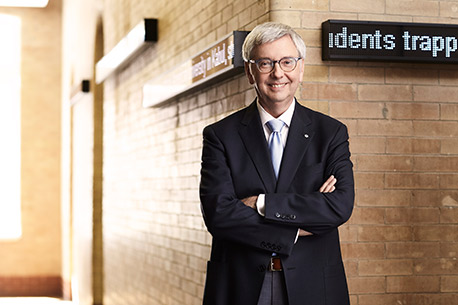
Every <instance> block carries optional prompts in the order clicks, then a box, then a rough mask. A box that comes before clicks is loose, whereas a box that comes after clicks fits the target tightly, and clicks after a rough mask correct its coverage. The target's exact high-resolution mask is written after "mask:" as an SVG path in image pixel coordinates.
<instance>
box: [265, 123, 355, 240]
mask: <svg viewBox="0 0 458 305" xmlns="http://www.w3.org/2000/svg"><path fill="white" fill-rule="evenodd" d="M323 163H324V170H323V173H321V174H322V175H323V177H324V179H327V177H329V176H330V175H334V176H335V177H336V178H337V184H336V190H335V191H334V192H332V193H320V192H319V190H316V191H314V192H309V193H305V192H304V193H301V192H294V193H271V194H266V198H265V200H266V210H265V212H266V216H265V217H266V220H268V221H271V222H273V223H282V224H288V225H291V226H294V227H296V228H297V227H300V228H302V229H304V230H306V231H309V232H311V233H313V234H315V235H318V234H324V233H326V232H329V231H331V230H333V229H335V228H337V227H338V226H340V225H341V224H343V223H345V222H346V221H347V220H348V219H349V218H350V216H351V213H352V210H353V203H354V196H355V193H354V179H353V169H352V168H353V164H352V162H351V161H350V151H349V142H348V133H347V128H346V127H345V125H343V124H342V125H340V127H339V128H338V129H337V131H336V134H335V136H334V138H333V139H332V140H331V141H330V144H329V146H328V150H327V153H326V156H324V158H323ZM315 174H316V175H319V176H320V177H321V174H320V173H315ZM320 179H322V178H320ZM323 182H324V181H323Z"/></svg>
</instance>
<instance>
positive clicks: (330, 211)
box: [200, 102, 354, 305]
mask: <svg viewBox="0 0 458 305" xmlns="http://www.w3.org/2000/svg"><path fill="white" fill-rule="evenodd" d="M352 167H353V165H352V162H351V161H350V152H349V143H348V133H347V128H346V127H345V125H343V124H342V123H340V122H339V121H337V120H335V119H332V118H330V117H329V116H326V115H324V114H321V113H318V112H315V111H312V110H310V109H308V108H306V107H303V106H301V105H300V104H299V103H297V102H296V105H295V111H294V115H293V118H292V121H291V125H290V129H289V132H288V138H287V142H286V146H285V150H284V153H283V159H282V164H281V168H280V173H279V177H278V182H277V181H276V179H275V174H274V171H273V167H272V164H271V161H270V156H269V151H268V147H267V142H266V138H265V135H264V131H263V129H262V126H261V120H260V117H259V113H258V110H257V107H256V103H255V102H254V103H252V104H251V105H250V106H248V107H247V108H244V109H242V110H240V111H238V112H236V113H234V114H232V115H230V116H228V117H226V118H225V119H223V120H221V121H219V122H217V123H215V124H212V125H209V126H207V127H206V128H205V129H204V131H203V150H202V170H201V185H200V199H201V204H202V213H203V216H204V220H205V224H206V226H207V228H208V231H209V232H210V233H211V235H212V236H213V241H212V251H211V258H210V261H209V262H208V265H207V279H206V284H205V291H204V304H205V305H256V304H257V300H258V297H259V293H260V290H261V285H262V282H263V278H264V275H265V272H266V267H267V265H268V262H269V260H270V257H271V255H272V253H273V252H275V253H277V254H278V255H279V256H280V257H281V259H282V264H283V269H284V275H285V280H286V286H287V293H288V299H289V304H290V305H304V304H307V305H347V304H349V300H348V289H347V283H346V278H345V271H344V267H343V263H342V258H341V252H340V242H339V233H338V229H337V228H338V227H339V226H340V225H341V224H343V223H345V222H346V221H347V220H348V219H349V217H350V215H351V212H352V209H353V202H354V181H353V171H352ZM330 175H334V176H335V177H336V178H337V184H336V190H335V191H334V192H332V193H320V192H319V188H320V186H321V185H322V184H323V183H324V181H326V179H327V178H328V177H329V176H330ZM259 194H266V196H265V202H266V210H265V213H266V215H265V217H263V216H260V215H259V214H258V212H257V211H256V210H254V209H252V208H249V207H247V206H245V205H244V204H243V202H242V201H240V199H243V198H246V197H249V196H255V195H259ZM298 228H302V229H304V230H306V231H309V232H311V233H313V236H308V237H299V239H298V240H297V243H294V241H295V238H296V234H297V231H298Z"/></svg>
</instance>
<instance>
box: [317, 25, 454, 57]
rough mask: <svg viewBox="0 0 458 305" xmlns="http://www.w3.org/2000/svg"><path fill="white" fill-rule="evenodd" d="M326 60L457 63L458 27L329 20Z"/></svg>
mask: <svg viewBox="0 0 458 305" xmlns="http://www.w3.org/2000/svg"><path fill="white" fill-rule="evenodd" d="M322 29H323V49H322V50H323V54H322V55H323V60H374V61H406V62H408V61H415V62H437V63H458V26H457V25H444V24H424V23H395V22H372V21H341V20H328V21H326V22H323V24H322Z"/></svg>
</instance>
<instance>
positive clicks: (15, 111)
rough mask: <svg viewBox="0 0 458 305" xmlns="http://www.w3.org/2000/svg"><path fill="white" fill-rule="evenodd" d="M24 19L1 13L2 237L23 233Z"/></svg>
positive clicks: (0, 204) (10, 237)
mask: <svg viewBox="0 0 458 305" xmlns="http://www.w3.org/2000/svg"><path fill="white" fill-rule="evenodd" d="M20 72H21V20H20V19H19V18H18V17H15V16H9V15H2V14H0V143H1V146H0V169H1V170H0V239H17V238H20V237H21V234H22V232H21V231H22V230H21V189H20V187H21V176H20V175H21V129H20V128H21V116H20V114H21V74H20Z"/></svg>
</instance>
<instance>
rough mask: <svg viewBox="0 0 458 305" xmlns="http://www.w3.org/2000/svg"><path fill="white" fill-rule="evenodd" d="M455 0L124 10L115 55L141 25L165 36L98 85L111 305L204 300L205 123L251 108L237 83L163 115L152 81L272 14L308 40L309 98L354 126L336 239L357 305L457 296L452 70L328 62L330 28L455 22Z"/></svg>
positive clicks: (116, 26) (109, 39) (282, 0)
mask: <svg viewBox="0 0 458 305" xmlns="http://www.w3.org/2000/svg"><path fill="white" fill-rule="evenodd" d="M456 11H457V4H456V2H454V1H403V0H397V1H392V0H376V1H362V0H351V1H349V0H326V1H322V0H313V1H312V0H301V1H294V0H293V1H287V0H271V1H268V0H265V1H262V0H259V1H250V0H236V1H226V0H221V1H211V0H200V1H183V0H181V1H177V0H169V1H164V0H160V1H154V3H153V2H151V1H127V0H125V1H114V0H105V1H104V10H103V25H104V41H105V51H106V52H108V51H109V50H110V49H111V48H112V47H113V46H114V45H115V44H116V43H117V42H118V41H119V40H120V39H121V38H122V37H124V36H125V35H126V34H127V32H128V31H129V30H130V29H131V28H132V27H133V26H134V25H136V24H137V23H138V22H139V21H140V20H141V19H142V18H144V17H156V18H158V19H159V42H158V43H156V44H154V46H152V47H150V48H149V49H148V50H146V51H145V52H143V53H142V54H141V55H140V56H138V57H137V58H136V59H135V60H134V61H133V62H131V63H130V64H129V65H128V66H127V67H125V68H123V69H122V70H120V71H118V72H116V73H115V74H114V75H112V76H111V77H109V78H108V79H107V80H106V81H105V82H104V163H103V164H104V165H103V211H104V212H103V217H104V218H103V230H104V231H103V234H104V235H103V237H104V239H103V243H104V274H105V285H104V289H105V304H108V305H111V304H113V305H114V304H126V305H129V304H200V302H201V297H202V292H203V285H204V279H205V267H206V261H207V259H208V257H209V250H210V248H209V245H210V239H211V237H210V235H209V234H208V233H207V232H206V229H205V227H204V225H203V221H202V217H201V213H200V209H199V199H198V183H199V169H200V152H201V142H202V139H201V131H202V128H203V127H204V126H205V125H207V124H209V123H211V122H214V121H215V120H217V119H220V118H222V117H224V116H226V115H227V114H229V113H231V112H232V111H235V110H236V109H239V108H240V107H243V106H244V105H246V104H248V103H250V102H251V101H252V99H253V97H254V93H253V90H252V89H251V88H250V87H249V85H248V83H247V81H246V80H245V78H244V76H243V75H239V76H235V77H233V78H232V79H229V80H226V81H224V82H221V83H219V84H216V85H213V86H209V87H208V88H206V89H204V90H201V91H199V92H197V93H192V94H187V95H185V96H183V97H180V98H179V99H176V100H174V101H172V102H169V103H167V104H165V105H162V106H159V107H155V108H147V109H145V108H142V106H141V105H142V87H143V85H144V84H145V83H146V82H147V81H148V80H150V79H152V78H154V77H156V76H158V75H160V74H161V73H162V72H164V71H167V70H168V69H170V68H172V67H174V66H175V65H177V64H180V63H182V62H183V61H184V60H187V59H189V58H190V57H192V56H193V55H195V54H196V53H198V52H199V51H202V50H203V49H204V48H205V47H207V46H208V45H210V44H212V43H214V42H216V41H218V40H219V39H220V38H222V37H223V36H225V35H226V34H228V33H229V32H231V31H233V30H250V29H252V28H253V27H254V26H255V25H256V24H257V23H260V22H263V21H267V20H274V21H281V22H285V23H287V24H290V25H291V26H293V27H294V28H296V29H297V30H298V32H300V33H301V35H302V36H303V37H304V38H305V41H306V44H307V46H308V50H307V54H308V55H307V58H306V69H305V75H304V81H303V83H302V85H301V88H300V89H299V90H298V93H297V97H298V98H299V100H300V102H301V103H303V104H305V105H307V106H309V107H311V108H313V109H317V110H319V111H322V112H324V113H328V114H331V115H332V116H334V117H336V118H338V119H340V120H342V121H343V122H344V123H346V124H347V125H348V127H349V132H350V137H351V139H350V141H351V150H352V153H353V157H352V158H353V161H354V163H355V177H356V183H357V184H356V187H357V189H356V192H357V198H356V202H355V211H354V214H353V216H352V218H351V220H350V222H349V223H348V224H346V225H344V226H343V227H342V228H341V230H340V232H341V237H342V242H343V244H342V250H343V254H344V260H345V264H346V267H347V274H348V279H349V287H350V293H351V302H352V305H379V304H397V303H399V304H453V302H455V301H454V300H456V298H457V297H458V288H457V286H456V285H457V282H458V264H457V263H456V256H457V253H458V235H457V233H456V232H458V230H457V229H458V227H457V225H456V223H457V221H458V219H457V218H458V212H457V209H458V203H457V202H458V191H457V189H456V185H458V176H457V174H456V172H457V170H458V164H457V163H458V149H457V148H456V147H457V144H458V141H457V140H456V138H457V137H458V119H457V116H458V115H457V114H458V110H457V109H458V101H457V98H456V96H457V93H458V92H457V91H458V85H457V84H458V83H457V77H458V69H457V66H455V65H425V64H400V63H399V64H393V63H372V62H323V61H322V60H321V36H320V35H321V22H323V21H325V20H327V19H348V20H380V21H403V22H437V23H451V24H456V23H458V16H457V13H456Z"/></svg>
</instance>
